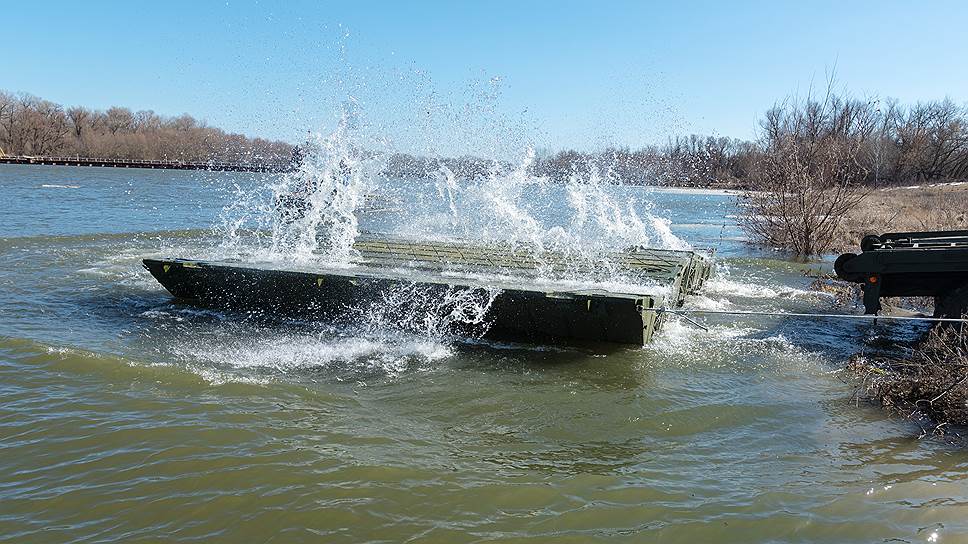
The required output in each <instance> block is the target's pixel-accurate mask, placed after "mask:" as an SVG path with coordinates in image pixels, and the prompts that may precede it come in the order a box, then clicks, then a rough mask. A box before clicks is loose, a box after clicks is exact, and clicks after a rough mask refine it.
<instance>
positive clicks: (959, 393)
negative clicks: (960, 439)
mask: <svg viewBox="0 0 968 544" xmlns="http://www.w3.org/2000/svg"><path fill="white" fill-rule="evenodd" d="M847 368H848V370H849V371H850V372H851V374H852V375H853V376H854V377H855V378H856V379H857V380H858V381H859V383H860V392H861V395H862V396H863V397H865V398H868V399H870V400H873V401H875V402H878V403H880V404H881V405H882V406H884V407H887V408H890V409H894V410H897V411H900V412H902V413H904V414H905V415H908V416H911V417H915V418H929V419H930V420H932V421H933V422H934V424H935V425H936V427H935V429H937V430H941V429H943V428H944V427H945V426H947V425H959V426H968V328H966V327H964V326H948V325H944V326H936V327H934V328H933V329H932V330H931V332H929V333H928V335H927V337H926V338H925V339H924V340H923V341H921V342H920V343H919V344H918V345H916V346H915V347H914V348H913V349H912V350H911V352H910V353H909V354H907V355H905V356H903V357H899V358H891V357H865V356H863V355H854V356H853V357H851V359H850V361H849V363H848V367H847Z"/></svg>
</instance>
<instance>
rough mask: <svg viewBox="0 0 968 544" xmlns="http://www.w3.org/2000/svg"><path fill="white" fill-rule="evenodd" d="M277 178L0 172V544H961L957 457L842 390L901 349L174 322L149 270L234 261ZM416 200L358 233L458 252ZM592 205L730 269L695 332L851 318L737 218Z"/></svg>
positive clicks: (444, 198)
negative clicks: (254, 212)
mask: <svg viewBox="0 0 968 544" xmlns="http://www.w3.org/2000/svg"><path fill="white" fill-rule="evenodd" d="M271 178H272V177H271V176H264V175H256V174H239V173H199V172H177V171H147V170H136V169H133V170H123V169H94V168H90V169H83V168H66V167H41V166H24V167H20V166H0V191H2V193H0V194H2V195H3V203H2V204H0V399H2V401H0V540H3V541H11V542H13V541H16V542H87V541H97V542H113V541H124V542H131V541H159V540H164V541H174V542H186V541H245V542H293V541H297V542H298V541H315V542H364V541H367V542H403V541H410V542H472V541H473V542H479V541H492V540H503V539H510V540H515V541H525V540H527V541H534V542H543V541H554V542H589V541H617V542H624V541H628V542H706V541H716V542H888V541H890V542H935V541H946V542H962V541H968V482H966V480H965V470H966V464H968V454H966V453H965V452H964V451H962V450H960V449H958V448H956V447H955V446H952V445H950V444H947V443H945V442H943V441H940V440H935V439H920V440H919V439H918V438H917V437H918V434H919V428H918V427H917V426H916V425H915V424H913V423H911V422H909V421H905V420H903V419H900V418H898V417H895V416H891V415H887V414H885V413H884V412H882V411H881V410H879V409H877V408H874V407H871V406H869V405H867V404H866V403H864V402H859V403H858V402H857V401H856V400H855V398H854V391H853V389H852V387H851V386H849V385H847V384H845V383H843V381H842V378H841V375H840V374H838V373H837V372H835V371H836V370H838V369H839V368H840V367H841V366H842V364H843V362H844V359H845V357H846V356H847V355H849V354H851V353H854V352H856V351H860V350H862V349H866V348H867V347H868V346H870V345H872V344H876V343H877V342H878V341H879V340H880V339H882V338H884V337H892V336H893V337H900V338H906V337H911V336H912V335H914V334H915V333H916V332H917V331H916V330H914V329H912V328H911V327H910V326H908V325H891V324H880V325H878V326H877V327H872V326H870V325H868V324H863V323H840V322H833V321H795V320H783V319H779V318H744V319H739V318H721V317H720V318H715V319H713V318H710V319H709V320H708V324H709V330H707V331H704V330H702V329H701V328H699V327H696V326H694V325H692V324H689V323H686V322H674V321H673V322H670V323H668V324H667V326H666V327H665V328H664V329H663V330H662V332H661V334H660V335H659V337H658V339H657V340H656V341H655V342H654V343H653V344H652V345H649V346H647V347H645V348H629V347H615V346H604V345H603V346H582V347H562V346H551V345H547V346H540V345H539V346H532V345H524V344H512V343H500V342H488V341H480V340H467V339H460V338H451V337H448V336H447V335H446V334H421V333H419V332H413V331H408V330H403V329H399V328H397V327H394V326H393V324H392V323H387V322H382V321H379V320H372V319H371V320H365V319H364V320H363V321H366V322H365V323H360V324H358V325H355V326H353V325H349V326H348V325H345V324H343V325H339V326H337V325H335V324H332V323H315V322H307V321H291V320H290V321H287V320H285V319H274V318H272V316H263V315H256V314H232V313H224V312H217V311H213V310H206V309H199V308H193V307H191V306H186V305H182V304H177V303H175V302H173V301H172V299H171V297H170V296H169V295H168V294H167V293H166V292H165V291H164V290H163V289H162V288H161V287H160V286H159V285H158V284H157V283H155V282H154V281H153V279H152V278H151V277H150V276H149V275H148V274H147V272H145V271H144V270H143V269H142V267H141V265H140V259H141V258H143V257H149V256H184V257H204V256H213V255H218V254H224V253H225V252H229V251H236V252H239V251H240V247H243V250H244V246H245V244H246V243H247V242H245V241H244V239H243V238H242V237H241V236H242V235H241V234H239V232H242V230H239V231H238V232H236V227H238V226H239V225H240V224H242V223H245V221H241V222H239V221H236V220H237V219H238V218H239V217H243V219H244V218H245V217H244V216H245V215H246V213H247V212H245V211H244V210H243V211H241V212H240V207H244V204H245V203H246V202H249V200H248V196H246V195H251V194H253V193H252V192H253V191H254V190H256V189H258V188H259V187H266V186H268V185H271V184H273V183H276V181H275V180H273V179H271ZM445 181H446V180H445ZM410 186H411V185H410V182H406V181H401V180H386V183H384V185H383V187H382V190H384V191H385V192H386V191H389V193H391V198H388V199H387V200H386V201H385V202H384V204H382V205H384V206H385V207H389V208H391V209H390V210H389V211H387V210H383V211H377V212H375V213H371V214H369V215H368V214H366V213H364V214H360V225H359V227H360V228H362V229H372V230H382V229H397V230H400V229H401V228H404V229H417V227H418V226H419V227H420V228H419V229H417V230H418V231H421V230H420V229H424V230H426V227H427V225H432V226H440V224H441V223H442V222H444V223H446V221H443V220H441V217H443V216H434V215H433V214H429V215H428V213H429V212H427V211H426V209H425V208H421V207H419V206H417V205H416V204H415V203H414V202H411V201H410V200H409V199H410V198H411V196H410V195H409V193H408V187H410ZM413 186H414V187H416V183H415V182H414V185H413ZM502 187H504V188H505V189H506V188H507V185H506V184H505V185H502ZM515 187H517V188H516V189H515V190H516V191H518V193H523V194H518V193H515V194H514V195H512V196H513V198H512V201H515V202H528V201H529V200H528V199H529V198H532V199H533V200H534V201H536V202H537V201H541V199H542V198H543V197H542V196H541V195H546V196H547V195H551V196H554V195H558V196H559V197H562V195H561V194H560V190H559V189H557V188H555V187H538V188H530V189H529V188H528V187H529V186H528V185H527V184H524V185H520V184H519V185H517V186H515ZM522 187H523V188H524V189H522ZM254 188H255V189H254ZM372 189H373V187H368V188H367V190H372ZM425 189H426V190H425V191H424V192H423V194H424V197H423V199H424V202H423V204H424V205H426V200H428V198H429V200H433V195H434V194H436V195H437V201H436V202H437V203H438V204H439V208H440V210H444V212H445V211H446V210H447V208H448V207H450V206H452V205H453V204H454V198H453V195H452V194H451V195H450V196H448V190H451V189H454V185H453V184H447V183H443V182H442V183H438V184H437V185H435V186H433V187H430V188H425ZM431 189H433V190H431ZM479 189H481V190H480V191H479V193H478V195H477V196H478V197H483V196H487V197H488V198H494V194H496V193H495V191H493V190H491V189H489V188H488V187H487V186H482V187H481V188H479ZM415 191H416V192H418V193H419V192H420V191H419V188H418V189H415ZM556 191H557V192H556ZM595 191H598V192H600V193H601V194H603V195H612V196H613V197H615V198H616V199H617V201H623V200H622V199H624V198H625V197H627V196H629V195H633V196H635V197H636V198H637V199H638V202H640V203H641V202H645V203H648V206H647V207H646V208H645V209H642V208H640V213H639V215H637V216H636V218H637V219H636V221H638V222H636V221H632V220H616V221H612V222H610V223H607V224H606V225H605V226H608V227H609V228H607V229H604V230H603V231H602V232H603V233H604V234H602V235H601V236H602V237H604V238H606V239H607V237H608V236H611V235H614V231H615V228H614V227H616V226H623V225H624V226H625V227H629V225H632V227H635V228H639V227H641V226H642V225H641V224H644V225H646V227H648V226H649V225H650V224H651V225H652V226H651V227H649V228H648V229H646V230H647V231H648V232H649V233H650V236H652V238H651V239H652V241H653V243H655V244H665V245H668V244H669V243H672V242H670V240H673V241H675V240H681V241H684V242H686V243H688V244H691V245H692V246H694V247H707V248H714V249H716V250H717V259H718V263H719V264H718V270H717V276H716V277H715V278H714V279H713V280H711V281H710V282H709V284H708V285H707V287H706V289H705V292H704V293H703V294H702V295H701V296H698V297H695V298H694V299H693V300H692V301H691V302H690V304H691V305H693V306H694V307H698V308H706V309H747V310H781V311H808V312H809V311H836V308H835V307H834V301H832V300H831V299H830V298H828V297H826V296H824V295H821V294H817V293H812V292H810V291H809V290H808V289H807V285H808V283H809V278H806V277H804V275H803V271H804V269H805V267H807V266H808V265H800V264H795V263H791V262H788V261H784V260H782V259H779V258H777V257H776V256H775V255H773V254H770V253H766V252H757V251H756V250H753V249H751V248H750V247H749V246H747V245H746V244H744V243H743V242H742V234H741V232H740V231H739V229H737V227H736V225H735V219H734V214H735V197H734V196H730V195H723V194H715V193H705V194H690V193H681V192H669V191H659V190H648V189H642V188H623V187H604V188H602V187H597V188H595ZM531 193H534V195H538V196H534V195H531V196H529V195H530V194H531ZM469 194H470V193H469ZM501 194H503V195H504V196H507V194H509V193H507V192H505V193H501ZM428 195H430V196H429V197H428ZM482 195H483V196H482ZM499 196H500V195H499ZM599 196H601V195H599ZM465 197H466V198H470V197H469V196H466V195H465ZM502 198H503V197H502ZM562 198H563V197H562ZM569 198H571V197H569ZM602 198H605V197H602ZM553 200H554V199H553V198H551V200H549V201H553ZM493 202H498V203H500V202H504V203H507V202H506V201H505V200H502V199H501V198H498V199H497V200H494V201H493ZM573 204H574V203H573ZM498 207H500V206H498ZM552 207H554V206H552ZM556 209H557V208H556ZM415 210H418V211H415ZM512 211H514V210H512ZM553 211H554V210H553ZM559 211H560V210H559ZM599 211H601V210H599ZM606 211H607V210H606ZM441 213H443V212H441ZM502 213H503V212H502ZM572 213H573V212H572ZM445 215H446V214H445ZM510 215H514V214H510ZM510 215H508V216H510ZM559 215H561V213H559ZM551 216H552V217H554V216H555V213H552V214H551ZM515 217H518V216H517V215H515ZM656 218H658V219H656ZM662 218H664V219H666V220H668V221H669V222H671V223H669V225H670V228H671V232H665V231H663V230H662V228H661V227H662V225H664V224H666V223H664V222H663V221H662V220H661V219H662ZM518 219H520V217H518ZM626 219H628V218H626ZM233 221H236V222H235V223H233ZM492 223H493V222H491V223H488V221H485V220H481V221H477V222H473V221H472V222H469V223H468V222H464V223H461V225H463V227H462V228H465V229H468V228H469V229H471V230H475V229H476V231H480V232H491V231H489V230H488V229H492V230H493V228H496V227H495V225H494V224H492ZM640 223H641V224H640ZM421 225H422V226H421ZM522 225H523V226H522ZM588 225H590V228H591V227H594V226H595V225H593V224H591V223H588ZM527 226H528V223H527V221H525V222H524V223H520V222H519V223H518V224H515V225H513V227H514V230H515V231H521V230H522V229H524V230H527V229H526V228H525V227H527ZM601 226H602V224H599V225H598V227H601ZM243 230H244V229H243ZM606 231H607V232H606ZM421 232H423V231H421ZM545 232H555V233H557V234H556V236H558V238H562V237H564V238H567V237H568V236H570V235H571V234H574V233H571V232H570V231H567V229H565V230H561V229H559V230H554V229H550V230H546V231H545ZM563 233H564V234H563ZM464 234H466V232H464ZM670 235H673V236H670ZM255 243H256V245H258V244H260V243H262V242H255ZM266 247H268V246H266V245H265V244H264V243H262V245H261V246H259V248H258V249H260V250H264V249H265V248H266ZM249 249H251V248H249ZM253 251H254V250H253ZM243 253H244V251H243ZM816 266H817V265H813V267H814V268H816Z"/></svg>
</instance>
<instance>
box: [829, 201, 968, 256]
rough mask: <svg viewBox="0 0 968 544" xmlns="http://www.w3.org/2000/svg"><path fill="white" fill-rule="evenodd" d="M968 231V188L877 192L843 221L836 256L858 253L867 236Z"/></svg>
mask: <svg viewBox="0 0 968 544" xmlns="http://www.w3.org/2000/svg"><path fill="white" fill-rule="evenodd" d="M965 229H968V184H964V185H952V184H941V185H934V186H922V187H918V188H908V187H899V188H890V189H878V190H875V191H872V192H871V193H869V194H868V195H867V196H866V197H865V198H864V199H863V200H862V201H861V202H860V203H859V204H858V205H857V206H855V207H854V208H853V209H852V210H850V211H849V212H847V214H846V216H845V217H843V218H842V220H841V224H840V229H839V231H838V236H837V238H836V241H835V242H834V246H833V248H832V251H834V252H838V253H841V252H846V251H850V252H855V253H856V252H858V251H860V247H859V246H860V240H861V238H863V237H864V236H865V235H867V234H883V233H885V232H908V231H923V230H965Z"/></svg>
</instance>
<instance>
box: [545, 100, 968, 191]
mask: <svg viewBox="0 0 968 544" xmlns="http://www.w3.org/2000/svg"><path fill="white" fill-rule="evenodd" d="M793 112H796V114H795V115H793ZM791 141H794V142H796V143H798V144H800V145H799V146H798V147H797V148H798V149H802V150H805V151H804V153H806V152H807V151H806V150H811V152H812V150H815V149H817V148H818V147H823V148H824V149H825V150H826V151H825V152H827V153H828V154H829V153H833V151H831V150H832V149H834V148H835V149H836V150H837V151H836V152H837V153H839V154H842V155H843V156H842V157H839V158H838V161H839V163H840V165H841V169H842V172H841V174H842V175H843V177H849V178H850V179H851V182H853V183H859V184H863V185H889V184H899V183H910V182H924V181H939V180H964V179H968V107H965V106H958V105H956V104H955V103H954V102H952V101H951V100H948V99H945V100H940V101H932V102H919V103H917V104H913V105H910V106H904V105H901V104H898V103H897V102H894V101H888V102H886V103H878V102H876V101H865V100H856V99H851V98H841V97H838V96H828V97H825V98H823V99H807V100H804V101H802V102H799V103H792V102H789V101H788V102H784V103H781V104H778V105H776V106H775V107H773V108H772V109H770V110H769V111H768V112H767V113H766V114H765V116H764V118H763V119H762V120H761V122H760V133H759V138H758V139H757V140H756V141H752V142H750V141H743V140H737V139H733V138H722V137H712V136H697V135H691V136H687V137H682V138H676V139H674V140H672V141H670V142H669V143H668V144H666V145H663V146H654V147H650V148H646V149H641V150H638V151H630V150H628V149H610V150H606V151H604V152H600V153H591V154H589V153H578V152H575V151H563V152H560V153H557V154H556V155H553V156H551V157H547V158H544V159H541V160H539V161H537V162H536V164H535V170H536V173H539V174H544V175H550V176H551V177H553V178H556V179H562V178H565V177H567V176H568V175H570V173H571V172H578V173H584V172H585V171H587V170H588V169H589V168H591V167H592V166H597V167H598V168H599V170H600V171H607V172H609V173H610V174H611V176H612V177H613V178H614V179H616V180H618V181H621V182H625V183H633V184H634V183H652V182H659V183H663V184H667V185H682V186H695V187H710V186H713V187H754V186H757V185H759V183H758V181H759V180H758V178H759V177H761V176H759V175H758V174H760V173H761V172H762V169H763V168H764V167H765V166H766V165H765V163H768V162H770V161H772V160H773V159H774V157H775V155H776V153H775V151H776V150H777V148H778V147H784V146H788V145H790V142H791ZM834 142H835V143H836V144H834ZM832 174H833V175H837V173H836V172H832Z"/></svg>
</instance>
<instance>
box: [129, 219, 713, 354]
mask: <svg viewBox="0 0 968 544" xmlns="http://www.w3.org/2000/svg"><path fill="white" fill-rule="evenodd" d="M353 248H354V252H353V254H354V256H353V257H352V258H351V259H350V262H349V263H348V264H342V265H322V264H321V265H314V266H294V265H282V264H279V263H242V262H235V261H222V262H208V261H197V260H188V259H145V260H144V266H145V268H147V269H148V270H149V271H150V272H151V274H152V275H153V276H154V277H155V278H156V279H157V280H158V281H159V282H160V283H161V284H162V285H164V286H165V288H166V289H168V291H170V292H171V293H172V294H173V295H174V296H175V297H177V298H179V299H183V300H186V301H195V302H200V303H204V304H214V305H219V306H224V307H230V308H237V309H242V308H257V309H261V310H264V311H271V312H299V313H308V314H311V315H313V316H316V317H319V318H323V319H338V318H339V317H340V316H341V315H345V314H346V312H347V310H348V309H349V308H360V306H361V304H372V303H380V301H381V300H383V297H384V295H385V293H387V292H388V290H391V289H397V288H401V287H402V288H412V287H417V288H419V289H421V291H422V292H423V293H425V294H426V293H430V296H436V294H438V293H439V294H440V295H443V294H444V293H446V292H447V291H448V290H454V289H470V290H472V291H474V292H478V293H480V294H481V295H485V296H486V297H487V298H490V295H491V294H494V293H496V294H494V297H493V302H492V304H491V306H490V308H489V309H488V311H487V314H486V316H485V317H486V320H487V322H488V323H489V325H490V326H489V328H488V330H487V332H486V335H487V336H490V337H495V338H510V339H516V340H524V341H592V342H614V343H621V344H636V345H643V344H645V343H647V342H648V341H649V340H651V338H652V335H653V334H654V333H655V331H656V330H657V329H658V328H659V327H660V325H661V323H662V318H663V313H662V311H661V310H662V309H665V308H674V307H678V306H681V305H682V303H683V301H684V299H685V297H686V296H688V295H689V294H692V293H695V292H696V291H698V290H699V289H700V288H701V287H702V285H703V283H704V282H705V280H706V279H707V278H708V277H709V275H710V273H711V267H712V263H711V259H710V257H709V255H707V254H704V253H700V252H693V251H670V250H659V249H647V248H633V249H629V250H627V251H620V252H614V253H609V254H606V255H603V256H601V257H598V258H594V259H589V258H584V257H580V256H574V255H566V254H562V253H556V252H548V251H544V252H538V251H534V250H533V249H531V248H528V247H523V246H520V245H518V246H513V245H509V244H492V245H475V244H469V243H462V242H461V243H458V242H436V241H434V242H429V241H416V240H408V239H400V238H391V237H385V236H380V235H363V236H361V237H359V238H358V239H357V241H356V242H355V244H354V246H353ZM549 278H555V279H549ZM605 286H609V287H608V288H607V289H606V288H605ZM612 286H614V287H612ZM389 310H390V311H393V309H392V308H390V309H389Z"/></svg>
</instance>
